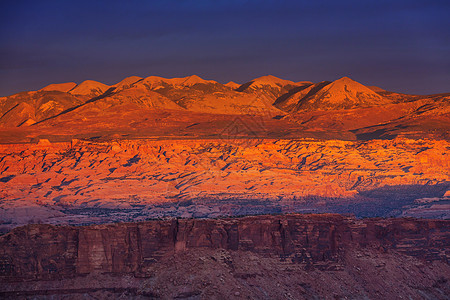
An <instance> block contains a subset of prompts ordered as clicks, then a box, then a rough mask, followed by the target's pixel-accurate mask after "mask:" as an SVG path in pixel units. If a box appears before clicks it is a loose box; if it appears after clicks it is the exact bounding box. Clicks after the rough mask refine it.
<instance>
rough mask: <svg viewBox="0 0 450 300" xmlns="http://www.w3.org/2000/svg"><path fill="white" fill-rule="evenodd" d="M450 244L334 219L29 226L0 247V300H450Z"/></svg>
mask: <svg viewBox="0 0 450 300" xmlns="http://www.w3.org/2000/svg"><path fill="white" fill-rule="evenodd" d="M449 241H450V223H449V221H438V220H434V221H432V220H415V219H365V220H356V219H354V218H350V217H343V216H339V215H284V216H258V217H246V218H238V219H216V220H211V219H210V220H168V221H149V222H143V223H122V224H113V225H96V226H89V227H55V226H50V225H29V226H25V227H21V228H16V229H14V230H13V231H11V232H10V233H8V234H6V235H3V236H2V237H0V276H1V278H2V283H1V284H0V286H1V290H2V292H0V294H1V295H2V296H3V297H5V298H14V297H18V296H19V297H20V296H22V297H23V296H25V295H42V296H47V297H51V296H57V297H63V296H64V295H66V296H71V297H81V296H82V295H92V296H94V297H97V298H105V299H106V298H108V297H118V296H119V295H122V297H124V296H127V297H134V298H138V299H139V298H145V297H150V298H172V299H173V298H186V299H209V298H211V297H216V298H227V299H241V298H252V299H255V298H258V299H274V298H277V299H280V298H281V299H285V298H286V299H312V298H321V299H341V298H353V299H355V298H358V299H360V298H369V299H374V298H385V299H399V298H401V297H403V298H411V297H412V298H413V299H419V298H429V299H431V298H432V299H446V298H447V296H448V294H449V292H450V285H449V281H448V280H449V274H450V267H449V265H448V263H447V262H448V259H449V256H450V252H449ZM43 247H45V251H41V249H42V248H43Z"/></svg>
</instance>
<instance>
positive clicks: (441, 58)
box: [0, 0, 450, 96]
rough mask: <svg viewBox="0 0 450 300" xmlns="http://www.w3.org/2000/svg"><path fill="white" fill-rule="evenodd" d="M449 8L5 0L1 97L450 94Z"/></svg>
mask: <svg viewBox="0 0 450 300" xmlns="http://www.w3.org/2000/svg"><path fill="white" fill-rule="evenodd" d="M449 3H450V1H430V0H428V1H416V0H403V1H395V0H390V1H385V0H374V1H369V0H366V1H363V0H358V1H350V0H342V1H320V0H316V1H312V0H309V1H283V0H276V1H275V0H273V1H269V0H267V1H264V0H263V1H252V0H247V1H244V0H210V1H206V0H199V1H193V0H164V1H163V0H161V1H155V0H154V1H133V0H131V1H112V0H109V1H94V0H90V1H84V0H81V1H64V0H59V1H45V0H39V1H36V0H33V1H21V0H16V1H13V0H10V1H1V4H0V11H1V13H0V18H1V21H0V41H1V44H0V79H1V80H0V95H3V96H4V95H9V94H12V93H15V92H19V91H24V90H35V89H39V88H41V87H43V86H45V85H47V84H50V83H58V82H67V81H75V82H81V81H83V80H86V79H93V80H98V81H101V82H104V83H106V84H113V83H115V82H117V81H120V80H121V79H123V78H124V77H127V76H131V75H138V76H142V77H146V76H150V75H159V76H163V77H181V76H187V75H191V74H197V75H199V76H201V77H203V78H205V79H214V80H217V81H219V82H223V83H225V82H227V81H230V80H234V81H236V82H239V83H243V82H246V81H249V80H250V79H252V78H254V77H258V76H262V75H266V74H272V75H275V76H278V77H281V78H285V79H290V80H294V81H300V80H311V81H315V82H316V81H322V80H335V79H337V78H339V77H342V76H349V77H351V78H353V79H355V80H357V81H359V82H361V83H363V84H367V85H377V86H380V87H383V88H385V89H388V90H392V91H398V92H408V93H418V94H428V93H442V92H450V18H449V15H450V4H449Z"/></svg>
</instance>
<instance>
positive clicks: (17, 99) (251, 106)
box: [0, 75, 450, 141]
mask: <svg viewBox="0 0 450 300" xmlns="http://www.w3.org/2000/svg"><path fill="white" fill-rule="evenodd" d="M449 101H450V93H447V94H438V95H427V96H420V95H407V94H401V93H394V92H388V91H385V90H383V89H381V88H378V87H369V86H364V85H363V84H360V83H358V82H356V81H354V80H352V79H350V78H348V77H343V78H340V79H338V80H335V81H333V82H330V81H322V82H318V83H313V82H310V81H301V82H293V81H290V80H284V79H280V78H277V77H274V76H271V75H268V76H263V77H259V78H256V79H253V80H251V81H249V82H246V83H244V84H237V83H234V82H229V83H227V84H221V83H218V82H216V81H213V80H204V79H202V78H200V77H198V76H196V75H192V76H188V77H184V78H172V79H166V78H162V77H157V76H150V77H147V78H141V77H137V76H131V77H127V78H125V79H123V80H122V81H120V82H118V83H116V84H114V85H106V84H103V83H100V82H97V81H93V80H86V81H83V82H82V83H80V84H76V83H74V82H68V83H60V84H50V85H48V86H46V87H44V88H42V89H40V90H37V91H28V92H21V93H18V94H14V95H11V96H8V97H1V98H0V136H1V137H2V139H3V140H5V141H10V140H11V139H10V138H8V136H7V134H6V133H5V130H9V131H11V128H22V129H21V130H19V129H16V132H18V135H16V136H18V137H19V136H20V137H22V139H23V137H24V136H28V137H30V136H31V137H32V136H37V134H36V133H33V132H39V133H40V134H44V135H45V134H47V135H48V136H51V135H55V134H56V133H55V131H54V130H55V128H59V129H61V130H63V131H64V132H66V133H65V135H66V136H70V137H71V138H73V137H74V136H75V137H80V138H83V136H80V135H79V134H78V135H77V134H76V132H79V130H78V129H82V130H81V131H83V132H84V134H85V137H92V134H93V132H94V131H95V132H96V134H97V135H100V136H101V137H106V136H107V134H106V131H105V130H106V129H109V130H113V129H118V128H117V125H119V127H121V129H122V131H124V132H126V133H124V134H128V135H130V134H131V135H133V133H132V131H133V130H132V129H133V128H136V127H140V128H147V129H149V130H150V128H154V127H159V130H161V128H160V127H170V128H171V130H170V131H169V132H164V134H163V135H167V134H174V132H180V133H182V132H183V131H185V130H186V128H190V132H183V133H182V135H184V136H191V135H196V136H198V135H204V136H208V135H209V136H214V135H217V134H218V133H220V132H222V131H223V130H224V129H225V128H226V127H227V125H228V124H229V123H230V122H233V120H234V119H235V118H236V116H241V117H242V118H248V117H249V116H250V117H252V118H253V119H255V116H257V118H259V119H260V121H258V122H259V123H264V126H263V127H264V129H263V130H258V129H254V128H252V129H251V130H249V131H251V132H253V133H255V132H256V134H257V135H259V136H261V135H262V136H263V137H272V136H273V137H280V136H277V134H276V133H278V134H281V135H282V136H288V137H305V134H306V136H310V135H312V136H313V137H319V138H320V137H323V133H324V132H327V134H328V135H329V137H331V138H343V139H369V138H391V137H395V136H398V135H406V136H408V137H419V136H420V137H424V136H431V137H433V138H436V137H437V138H445V139H447V138H448V137H449V136H448V128H449V125H450V117H449V116H450V109H449V105H448V104H449ZM161 116H163V119H164V122H163V123H161ZM274 120H277V122H275V121H274ZM213 121H214V123H215V124H214V125H211V122H213ZM122 123H123V124H122ZM150 123H152V124H153V125H152V124H150ZM219 123H221V124H222V125H217V124H219ZM247 123H248V122H247ZM217 126H218V128H216V127H217ZM259 127H262V126H259ZM68 128H71V129H74V130H73V131H72V132H71V131H70V130H68ZM86 128H90V129H89V130H88V131H86ZM150 131H152V130H150ZM74 132H75V135H74ZM307 133H308V134H309V135H308V134H307ZM59 135H61V132H59ZM327 137H328V136H327V135H326V136H325V138H327ZM11 141H12V140H11ZM20 141H23V140H20Z"/></svg>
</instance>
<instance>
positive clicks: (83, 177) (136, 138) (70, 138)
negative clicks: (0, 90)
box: [0, 75, 450, 299]
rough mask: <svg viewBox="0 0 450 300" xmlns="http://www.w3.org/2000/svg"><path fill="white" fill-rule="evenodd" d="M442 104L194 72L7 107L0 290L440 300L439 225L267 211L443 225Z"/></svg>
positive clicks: (447, 207)
mask: <svg viewBox="0 0 450 300" xmlns="http://www.w3.org/2000/svg"><path fill="white" fill-rule="evenodd" d="M449 101H450V94H438V95H427V96H419V95H406V94H401V93H394V92H389V91H385V90H383V89H382V88H378V87H366V86H364V85H362V84H360V83H358V82H355V81H353V80H352V79H350V78H347V77H344V78H341V79H338V80H336V81H334V82H328V81H323V82H319V83H312V82H309V81H301V82H293V81H289V80H284V79H279V78H276V77H274V76H263V77H260V78H256V79H254V80H252V81H250V82H247V83H244V84H237V83H234V82H230V83H228V84H225V85H224V84H220V83H218V82H215V81H212V80H204V79H202V78H200V77H198V76H195V75H193V76H189V77H185V78H172V79H166V78H162V77H157V76H150V77H147V78H141V77H137V76H132V77H128V78H125V79H124V80H122V81H120V82H119V83H116V84H113V85H106V84H103V83H100V82H96V81H92V80H87V81H84V82H82V83H80V84H76V83H73V82H69V83H62V84H51V85H49V86H47V87H45V88H43V89H41V90H38V91H29V92H22V93H18V94H15V95H11V96H8V97H0V231H1V233H2V234H3V235H2V236H0V277H1V278H2V280H1V283H0V286H1V287H0V294H1V295H2V296H4V297H6V298H12V299H15V298H17V297H19V298H20V297H22V298H26V297H28V296H32V297H38V298H39V297H42V298H54V297H56V298H82V297H90V296H92V297H94V298H111V297H113V298H114V297H127V298H146V297H147V298H168V299H171V298H188V299H201V298H202V299H210V298H220V299H223V298H226V299H228V298H236V299H237V298H252V299H255V298H258V299H280V298H287V299H314V298H320V299H322V298H327V299H339V298H353V299H362V298H370V299H373V298H387V299H398V298H399V297H400V296H402V297H404V298H412V299H418V298H426V299H447V298H448V295H449V292H450V288H449V284H448V279H449V278H448V277H449V276H448V274H449V273H450V272H449V271H450V270H449V265H448V251H449V250H448V249H449V247H448V246H449V245H448V242H449V233H448V232H449V227H448V224H449V223H448V221H444V220H440V221H439V220H415V219H402V218H401V219H387V220H385V219H368V220H367V219H363V220H361V219H355V218H354V217H343V216H338V215H320V216H319V215H304V216H301V215H280V216H267V215H264V214H286V213H339V214H349V215H350V214H352V215H355V216H356V218H364V217H411V216H412V217H417V218H430V219H449V217H450V178H449V174H450V159H449V153H450V151H449V150H450V144H449V139H450V136H449V128H450V105H449ZM241 215H262V216H259V217H247V218H241V219H211V218H218V217H227V216H228V217H229V216H241ZM177 217H182V218H194V220H178V221H177V220H176V219H174V218H177ZM198 218H209V219H198ZM149 219H160V220H159V221H151V222H149V221H148V220H149ZM166 219H167V220H166ZM117 222H134V223H120V224H114V225H105V223H117ZM136 222H141V223H136ZM42 223H45V224H47V225H43V224H42ZM27 224H42V225H28V226H26V227H19V226H22V225H27ZM50 224H53V225H50ZM92 224H96V225H92ZM54 225H63V226H57V227H55V226H54ZM68 225H92V226H89V227H69V226H68ZM42 249H45V251H42ZM83 295H86V296H83Z"/></svg>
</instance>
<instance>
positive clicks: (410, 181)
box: [0, 139, 450, 230]
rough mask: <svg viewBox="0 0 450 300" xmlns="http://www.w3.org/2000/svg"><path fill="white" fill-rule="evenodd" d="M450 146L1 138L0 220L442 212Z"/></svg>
mask: <svg viewBox="0 0 450 300" xmlns="http://www.w3.org/2000/svg"><path fill="white" fill-rule="evenodd" d="M449 148H450V144H449V143H448V142H447V141H432V140H418V141H416V140H408V139H395V140H391V141H389V140H374V141H370V142H352V141H338V140H329V141H316V140H256V139H252V140H249V139H236V140H230V139H224V140H160V141H158V140H119V141H115V142H90V141H79V140H73V141H72V142H71V143H50V142H48V141H45V140H41V142H40V143H38V144H9V145H1V146H0V157H1V159H0V174H1V175H0V176H1V177H0V186H1V187H2V188H1V191H2V192H1V201H0V218H1V220H2V228H3V230H7V229H8V228H12V227H14V226H18V225H23V224H28V223H29V222H31V223H33V222H45V223H54V224H83V223H95V222H111V221H131V220H145V219H146V218H154V217H164V216H183V217H192V216H194V217H217V216H223V215H246V214H260V213H274V212H276V213H281V212H340V213H355V214H356V215H357V216H361V217H362V216H402V215H403V216H407V215H409V214H410V212H414V216H425V217H437V218H448V217H449V214H448V205H449V199H448V192H447V191H448V190H450V184H449V181H450V179H449V174H450V165H449V163H450V159H449V153H450V152H449ZM446 192H447V194H445V193H446ZM424 199H425V200H424ZM420 208H422V209H420ZM421 211H422V212H423V213H424V214H423V215H421V214H420V212H421Z"/></svg>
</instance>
